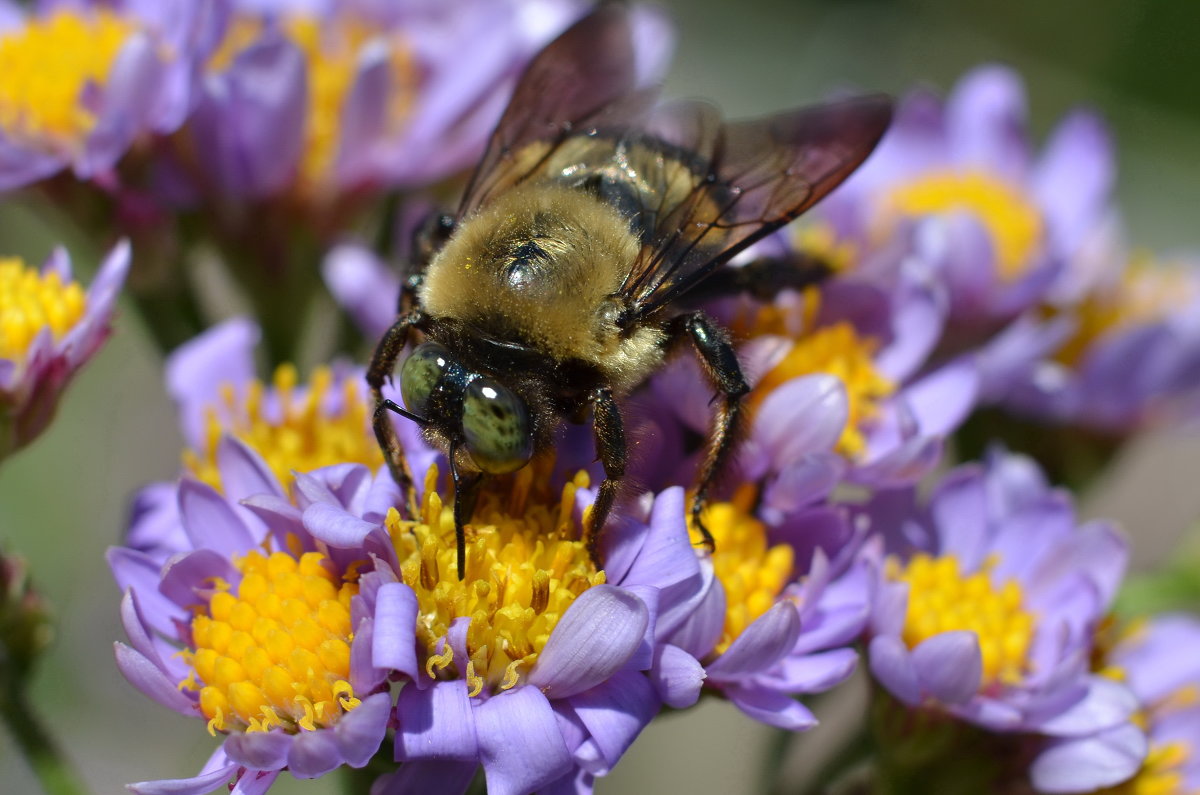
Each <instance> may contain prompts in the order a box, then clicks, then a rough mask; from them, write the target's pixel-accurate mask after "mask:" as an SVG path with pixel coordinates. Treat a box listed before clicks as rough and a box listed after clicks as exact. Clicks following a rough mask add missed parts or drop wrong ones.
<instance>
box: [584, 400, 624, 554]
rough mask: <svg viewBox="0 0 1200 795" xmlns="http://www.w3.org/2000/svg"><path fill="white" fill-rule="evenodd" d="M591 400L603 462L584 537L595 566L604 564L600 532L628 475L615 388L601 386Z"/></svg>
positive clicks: (622, 429)
mask: <svg viewBox="0 0 1200 795" xmlns="http://www.w3.org/2000/svg"><path fill="white" fill-rule="evenodd" d="M588 400H589V401H590V402H591V404H592V410H593V416H594V420H593V425H594V427H595V434H596V453H597V455H598V456H599V458H600V463H601V464H603V465H604V480H603V481H602V482H601V483H600V492H599V493H598V494H597V495H596V502H595V503H593V504H592V514H591V517H590V520H589V522H588V526H587V528H586V529H585V530H584V541H585V543H586V544H587V551H588V555H589V556H590V557H591V559H592V563H594V564H596V568H598V569H599V568H602V565H601V562H600V533H601V531H602V530H603V529H604V522H605V520H607V519H608V514H609V512H610V511H612V507H613V502H614V501H615V500H616V498H617V491H618V489H619V488H620V486H621V478H623V477H625V461H626V458H627V455H626V449H625V426H624V423H623V422H622V421H621V407H620V406H619V405H617V399H616V398H615V397H613V393H612V390H611V389H609V388H608V387H600V388H598V389H596V390H594V391H593V392H592V393H591V394H590V395H588Z"/></svg>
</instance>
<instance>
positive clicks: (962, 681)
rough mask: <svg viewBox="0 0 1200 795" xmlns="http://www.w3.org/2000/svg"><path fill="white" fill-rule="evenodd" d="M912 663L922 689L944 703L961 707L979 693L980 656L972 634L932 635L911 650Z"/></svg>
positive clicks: (976, 642)
mask: <svg viewBox="0 0 1200 795" xmlns="http://www.w3.org/2000/svg"><path fill="white" fill-rule="evenodd" d="M912 663H913V667H914V668H915V669H916V671H917V677H918V678H919V679H920V681H921V687H922V688H923V689H924V690H925V691H926V692H928V693H930V694H932V695H933V697H934V698H936V699H937V700H938V701H940V702H942V703H943V704H962V703H965V702H966V701H969V700H970V699H971V697H972V696H974V695H975V694H976V693H978V692H979V685H980V683H981V681H982V679H983V653H982V652H981V651H980V649H979V636H978V635H976V634H975V633H974V632H969V631H966V630H960V631H955V632H942V633H939V634H937V635H934V636H933V637H931V638H929V639H927V640H924V641H922V642H921V643H918V644H917V646H916V648H914V649H913V650H912Z"/></svg>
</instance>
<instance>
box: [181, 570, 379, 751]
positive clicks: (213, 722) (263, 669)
mask: <svg viewBox="0 0 1200 795" xmlns="http://www.w3.org/2000/svg"><path fill="white" fill-rule="evenodd" d="M233 563H234V566H235V567H236V568H237V569H238V571H239V572H241V575H242V580H241V582H240V583H239V584H238V586H237V588H229V589H228V590H219V591H218V592H217V593H216V594H214V595H213V596H212V598H211V599H210V600H209V604H208V605H207V607H206V608H205V607H201V608H200V609H199V610H198V611H197V615H196V616H195V617H194V618H193V619H192V623H191V635H192V642H191V644H190V645H189V648H188V649H186V650H185V651H184V652H183V653H182V656H183V659H184V660H185V661H186V662H187V663H188V664H189V665H190V666H191V667H192V672H191V674H190V675H189V677H188V678H187V679H186V680H185V681H184V683H183V685H182V686H181V688H182V689H185V690H191V691H198V692H199V696H200V711H201V712H202V713H203V714H204V717H206V718H208V719H209V721H208V726H209V731H210V732H216V731H247V732H256V731H268V730H270V729H272V728H276V727H278V728H282V729H284V730H285V731H289V732H293V733H295V732H299V731H313V730H315V729H319V728H323V727H328V726H332V725H333V724H334V723H336V722H337V720H338V718H340V717H341V715H342V714H343V713H345V712H349V711H350V710H352V709H354V708H355V707H357V706H358V705H359V700H358V698H356V697H355V695H354V689H353V688H352V687H351V685H350V683H349V682H348V681H347V680H348V679H349V676H350V644H351V642H352V641H353V640H354V633H353V631H352V627H351V625H350V600H351V599H352V598H353V597H354V596H355V594H357V593H358V584H357V582H354V581H353V579H354V578H355V575H353V574H350V575H340V576H339V575H338V574H336V573H334V572H333V571H332V568H331V566H330V564H329V562H328V561H327V560H326V558H325V556H324V555H322V554H320V553H318V552H306V553H304V554H303V555H301V556H300V557H299V559H297V558H295V557H293V556H291V555H289V554H287V553H286V552H273V553H267V554H264V553H263V552H259V551H257V550H255V551H252V552H250V553H249V554H247V555H246V556H245V557H244V558H240V559H235V560H234V561H233ZM226 585H228V584H227V583H226Z"/></svg>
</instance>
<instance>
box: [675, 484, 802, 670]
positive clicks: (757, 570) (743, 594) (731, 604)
mask: <svg viewBox="0 0 1200 795" xmlns="http://www.w3.org/2000/svg"><path fill="white" fill-rule="evenodd" d="M753 498H754V492H753V488H743V489H742V491H741V492H740V493H739V494H738V495H737V497H735V498H734V501H733V502H717V503H711V504H710V505H708V506H707V507H706V508H705V511H704V517H703V518H704V526H705V527H706V528H708V531H709V532H710V533H712V536H713V540H714V541H715V542H716V551H715V552H714V553H713V556H712V563H713V570H714V573H715V574H716V576H717V579H718V580H720V581H721V585H722V587H724V589H725V629H724V631H723V632H722V633H721V640H720V641H719V642H718V643H717V645H716V648H715V652H716V653H717V654H721V653H723V652H724V651H725V650H726V649H728V648H729V645H730V644H731V643H733V641H734V640H736V639H737V638H738V636H740V635H741V634H742V632H744V631H745V630H746V627H748V626H750V624H752V623H754V621H755V620H756V619H757V618H759V617H760V616H762V615H763V614H764V613H766V612H767V611H768V610H770V609H771V607H772V606H773V605H774V604H775V602H776V601H777V600H778V597H779V594H780V592H782V591H783V588H784V586H785V585H787V583H788V581H789V580H790V579H791V577H792V566H793V563H794V560H795V552H794V551H793V550H792V548H791V547H790V546H788V545H787V544H776V545H775V546H768V545H767V528H766V525H764V524H763V523H762V522H760V521H758V520H757V519H755V518H754V517H753V516H752V515H751V514H750V505H751V504H752V503H753ZM691 532H692V541H693V542H695V543H699V542H700V540H701V537H700V533H699V532H698V531H697V530H695V529H692V531H691Z"/></svg>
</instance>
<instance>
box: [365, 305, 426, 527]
mask: <svg viewBox="0 0 1200 795" xmlns="http://www.w3.org/2000/svg"><path fill="white" fill-rule="evenodd" d="M423 321H424V315H422V314H421V313H420V312H419V311H414V312H409V313H407V314H405V315H402V316H401V317H400V318H398V319H397V320H396V322H395V323H393V324H392V327H391V328H389V329H388V330H387V332H386V333H384V335H383V339H381V340H380V341H379V345H377V346H376V347H375V353H374V354H373V355H372V356H371V365H370V367H368V368H367V386H368V387H370V389H371V397H373V398H374V399H375V413H374V415H373V416H372V419H371V425H372V427H373V428H374V429H375V438H376V439H377V440H378V441H379V447H380V449H381V450H383V455H384V459H385V460H386V461H387V466H388V470H389V471H390V472H391V473H392V479H393V480H395V481H396V485H397V486H399V487H400V489H401V491H403V492H404V496H405V502H406V503H407V504H408V511H409V515H410V516H416V515H417V511H418V506H417V490H416V487H415V486H414V485H413V477H412V472H410V471H409V469H408V462H407V461H406V460H405V458H404V445H402V444H401V443H400V437H399V436H398V435H397V434H396V428H395V426H393V425H392V420H391V417H390V414H391V412H396V413H400V414H403V413H404V412H403V411H401V410H400V407H399V406H397V405H396V404H395V403H393V402H392V401H391V400H388V399H387V398H385V397H384V396H383V385H384V384H385V383H387V382H389V381H391V379H392V372H393V371H394V370H395V369H396V360H397V359H399V358H400V352H401V351H403V350H404V346H405V344H406V343H407V342H408V332H409V330H410V329H412V328H415V327H418V326H420V325H421V323H422V322H423Z"/></svg>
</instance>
